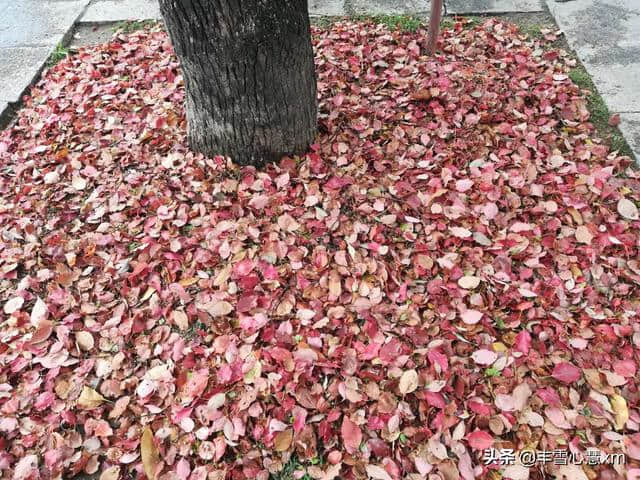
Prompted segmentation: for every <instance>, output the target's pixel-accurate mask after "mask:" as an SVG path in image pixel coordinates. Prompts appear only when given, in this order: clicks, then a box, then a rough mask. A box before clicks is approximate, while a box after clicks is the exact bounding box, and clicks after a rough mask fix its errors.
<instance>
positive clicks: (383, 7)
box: [346, 0, 431, 15]
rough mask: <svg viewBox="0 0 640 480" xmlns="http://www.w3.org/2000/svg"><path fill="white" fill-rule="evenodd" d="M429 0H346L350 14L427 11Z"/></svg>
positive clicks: (408, 13) (401, 13)
mask: <svg viewBox="0 0 640 480" xmlns="http://www.w3.org/2000/svg"><path fill="white" fill-rule="evenodd" d="M430 4H431V2H430V1H429V0H347V5H346V8H347V13H348V14H350V15H411V14H418V13H426V12H428V11H429V8H430Z"/></svg>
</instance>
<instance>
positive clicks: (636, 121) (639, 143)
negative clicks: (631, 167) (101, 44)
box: [619, 112, 640, 161]
mask: <svg viewBox="0 0 640 480" xmlns="http://www.w3.org/2000/svg"><path fill="white" fill-rule="evenodd" d="M619 128H620V131H621V132H622V135H624V138H625V140H626V141H627V143H628V144H629V146H630V147H631V150H633V154H634V155H635V156H636V161H639V160H640V112H638V113H621V114H620V125H619Z"/></svg>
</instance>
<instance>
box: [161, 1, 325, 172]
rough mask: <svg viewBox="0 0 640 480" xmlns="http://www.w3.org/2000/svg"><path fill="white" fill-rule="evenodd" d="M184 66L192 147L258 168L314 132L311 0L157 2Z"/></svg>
mask: <svg viewBox="0 0 640 480" xmlns="http://www.w3.org/2000/svg"><path fill="white" fill-rule="evenodd" d="M160 9H161V12H162V16H163V17H164V21H165V24H166V26H167V29H168V31H169V35H170V37H171V41H172V43H173V46H174V49H175V51H176V54H177V55H178V58H179V60H180V63H181V67H182V72H183V75H184V81H185V89H186V113H187V123H188V138H189V146H190V147H191V148H192V149H193V150H195V151H198V152H202V153H204V154H205V155H207V156H214V155H218V154H219V155H226V156H229V157H231V159H232V160H233V161H234V162H236V163H238V164H241V165H256V166H261V165H263V164H264V163H266V162H270V161H275V160H278V159H280V158H281V157H282V156H284V155H291V154H297V153H302V152H304V151H305V150H306V149H307V148H308V147H309V145H310V144H311V142H312V141H313V138H314V136H315V133H316V113H317V105H316V78H315V69H314V63H313V49H312V47H311V32H310V26H309V15H308V11H307V0H160Z"/></svg>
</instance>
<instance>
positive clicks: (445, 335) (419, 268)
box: [0, 20, 640, 480]
mask: <svg viewBox="0 0 640 480" xmlns="http://www.w3.org/2000/svg"><path fill="white" fill-rule="evenodd" d="M425 41H426V35H425V32H424V31H423V30H419V31H418V32H417V33H406V32H405V33H402V32H389V31H388V30H387V29H386V28H385V27H382V26H375V25H372V24H362V23H338V24H334V25H332V26H330V27H326V28H322V29H321V28H315V29H314V42H315V47H316V58H317V73H318V86H319V97H320V119H319V124H320V129H319V134H318V137H317V142H316V144H315V145H314V146H313V151H312V152H311V153H309V154H308V155H306V156H305V157H303V158H295V159H284V160H282V161H281V162H280V163H279V164H278V165H271V166H269V167H268V168H266V169H264V171H256V170H255V169H253V168H238V167H236V166H234V165H233V164H231V162H226V161H225V160H224V159H222V158H214V159H206V158H203V157H202V156H199V155H194V154H192V153H190V152H189V151H188V149H187V146H186V139H185V118H184V111H183V109H182V100H183V97H184V91H183V82H182V78H181V76H180V71H179V68H178V64H177V62H176V59H175V57H174V56H173V54H172V50H171V48H170V45H169V42H168V39H167V36H166V35H165V34H164V33H163V32H159V31H144V32H138V33H134V34H131V35H129V36H127V37H118V38H117V39H115V40H114V41H113V42H111V43H109V44H107V45H102V46H98V47H94V48H88V49H83V50H81V51H80V52H79V53H78V54H77V55H74V56H73V57H71V58H69V59H67V60H65V61H63V62H62V63H60V64H58V65H57V66H56V67H54V68H53V69H51V70H50V71H49V72H48V73H47V74H46V76H45V78H44V79H43V80H42V81H41V82H40V83H39V84H38V85H37V87H36V88H35V89H34V90H33V92H32V96H31V97H30V98H29V99H27V101H26V105H25V107H24V108H23V109H22V110H21V111H20V113H19V115H18V119H17V121H16V123H15V124H14V125H13V126H12V127H11V128H10V129H8V130H6V131H5V132H3V133H2V134H1V135H0V315H1V323H0V336H1V338H2V343H1V344H0V478H3V479H10V478H11V479H15V480H27V479H37V478H43V479H45V478H71V477H73V476H74V475H75V474H78V473H80V472H85V474H90V475H94V474H95V477H98V476H100V478H101V479H102V480H115V479H118V478H121V479H126V478H144V476H145V475H147V477H154V476H155V477H157V478H161V479H180V480H187V479H190V480H204V479H223V478H229V479H238V480H239V479H245V478H246V479H259V480H266V479H267V478H268V476H269V475H270V474H273V478H301V477H302V476H303V475H306V477H304V478H307V479H309V478H317V479H325V480H331V479H334V478H342V479H355V478H366V477H369V478H373V479H377V480H389V479H392V480H400V479H406V478H408V479H426V478H428V479H431V480H438V479H440V480H458V479H459V478H462V479H464V480H471V479H473V478H483V479H484V478H491V479H494V480H497V479H500V478H505V479H507V478H511V479H526V478H531V479H542V478H558V479H560V478H567V479H571V480H582V479H590V480H592V479H596V478H597V479H605V480H606V479H615V478H623V476H624V475H625V472H628V473H629V475H633V474H634V473H635V474H638V473H639V472H640V470H639V468H640V433H638V432H639V429H640V411H639V402H640V394H639V392H638V379H637V375H638V374H637V365H638V361H639V360H640V356H639V353H638V352H639V350H638V349H639V347H640V322H639V320H638V314H640V301H639V298H640V297H639V294H638V292H639V290H640V263H639V260H638V252H639V249H640V220H639V217H638V202H639V201H640V182H638V180H637V178H638V176H639V175H638V174H637V172H635V171H634V170H632V169H630V168H629V164H630V159H629V158H623V157H618V156H616V155H615V153H613V154H610V153H609V152H608V150H607V147H605V146H604V145H602V144H601V143H600V142H599V141H598V140H597V139H594V138H593V137H594V132H593V128H592V126H591V124H590V123H588V118H589V114H588V112H587V110H586V107H585V100H584V96H583V94H582V92H580V90H579V88H578V87H576V86H575V85H574V84H573V83H572V82H571V81H570V79H569V78H568V77H567V72H568V68H569V66H570V65H571V59H570V57H568V56H567V55H566V54H564V53H562V52H555V51H549V50H546V49H544V48H542V45H541V43H540V41H538V40H535V41H531V40H527V39H525V38H524V37H523V36H520V35H519V34H518V32H517V30H516V28H515V27H513V26H510V25H507V24H504V23H500V22H498V21H495V20H487V21H486V22H485V23H484V24H483V25H480V26H476V27H474V28H465V26H464V25H462V24H457V25H456V27H455V29H453V30H447V31H445V32H444V34H443V38H442V44H441V47H442V48H441V53H440V54H438V55H437V56H436V57H428V56H426V54H425V51H424V46H425ZM492 448H493V449H495V450H491V449H492ZM507 449H512V450H513V452H514V456H515V460H514V459H513V458H509V457H508V450H507ZM527 449H529V450H533V451H539V452H540V453H538V458H534V461H535V462H534V463H536V465H535V466H533V467H531V468H528V465H527V458H529V457H526V458H525V457H523V456H521V453H520V452H522V451H527ZM589 449H598V450H599V451H600V452H602V456H601V457H599V456H597V455H596V456H595V457H594V450H589ZM545 452H549V453H545ZM607 454H609V457H605V455H607ZM496 455H498V456H499V455H502V456H503V458H502V461H503V462H502V463H505V464H504V465H500V464H499V463H500V461H499V460H500V459H499V458H498V459H496V458H491V457H495V456H496ZM550 455H553V456H552V457H551V456H550ZM582 456H584V457H582ZM563 457H564V459H565V460H564V463H567V465H561V464H562V463H563V461H562V458H563ZM567 459H568V460H567ZM583 459H584V461H583ZM623 460H624V461H625V462H626V463H625V464H622V461H623ZM580 461H583V464H582V465H576V462H580ZM598 463H601V464H602V465H598ZM283 468H285V470H286V472H289V473H282V472H280V471H281V470H282V469H283ZM292 471H293V473H292V474H291V472H292ZM278 472H280V473H278ZM288 474H291V475H292V476H291V477H287V475H288ZM545 474H546V476H545ZM629 478H636V477H629Z"/></svg>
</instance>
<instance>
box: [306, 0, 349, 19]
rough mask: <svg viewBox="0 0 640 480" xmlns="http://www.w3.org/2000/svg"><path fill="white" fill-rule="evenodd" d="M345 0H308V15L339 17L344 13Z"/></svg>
mask: <svg viewBox="0 0 640 480" xmlns="http://www.w3.org/2000/svg"><path fill="white" fill-rule="evenodd" d="M344 4H345V0H309V15H311V16H318V17H341V16H343V15H346V11H345V8H344Z"/></svg>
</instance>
